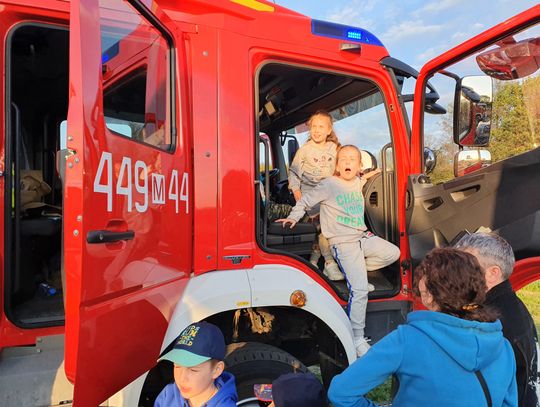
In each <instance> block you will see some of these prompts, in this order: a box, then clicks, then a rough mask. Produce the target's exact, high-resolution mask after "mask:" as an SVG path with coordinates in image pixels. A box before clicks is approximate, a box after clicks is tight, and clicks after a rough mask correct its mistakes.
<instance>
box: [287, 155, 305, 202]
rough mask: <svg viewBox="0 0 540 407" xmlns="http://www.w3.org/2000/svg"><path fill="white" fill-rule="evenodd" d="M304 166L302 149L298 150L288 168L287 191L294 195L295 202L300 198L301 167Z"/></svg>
mask: <svg viewBox="0 0 540 407" xmlns="http://www.w3.org/2000/svg"><path fill="white" fill-rule="evenodd" d="M303 164H304V154H303V150H302V148H300V149H299V150H298V151H297V152H296V154H295V155H294V159H293V162H292V164H291V166H290V167H289V189H290V190H291V191H292V193H293V195H294V199H295V200H296V202H298V201H299V200H300V198H302V192H300V185H301V180H302V173H303V172H304V171H303V170H302V166H303Z"/></svg>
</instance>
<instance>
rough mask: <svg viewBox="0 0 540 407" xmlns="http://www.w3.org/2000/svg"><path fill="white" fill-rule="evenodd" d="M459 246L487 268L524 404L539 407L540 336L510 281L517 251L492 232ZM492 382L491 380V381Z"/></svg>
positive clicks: (490, 291) (488, 298)
mask: <svg viewBox="0 0 540 407" xmlns="http://www.w3.org/2000/svg"><path fill="white" fill-rule="evenodd" d="M456 247H457V248H459V249H461V250H463V251H466V252H469V253H471V254H473V255H475V256H476V258H477V259H478V262H479V263H480V266H482V268H483V269H484V272H485V276H486V285H487V289H488V293H487V296H486V304H487V305H490V306H492V307H493V308H495V309H496V310H497V311H498V312H499V315H500V317H499V319H500V320H501V323H502V327H503V334H504V337H505V338H506V339H508V341H510V343H511V344H512V348H513V349H514V354H515V356H516V380H517V386H518V401H519V406H520V407H537V406H538V396H537V388H539V387H540V385H539V377H538V354H537V345H538V336H537V332H536V327H535V326H534V322H533V319H532V317H531V314H529V311H528V310H527V308H526V307H525V305H524V304H523V302H522V301H521V300H520V299H519V298H518V296H517V295H516V294H515V293H514V291H513V290H512V286H511V285H510V282H509V281H508V278H509V277H510V274H512V270H513V268H514V262H515V260H514V252H513V251H512V248H511V247H510V245H509V244H508V242H507V241H506V240H504V239H503V238H502V237H500V236H498V235H495V234H492V233H472V234H469V235H466V236H464V237H463V238H462V239H461V240H460V241H459V242H458V243H457V245H456ZM488 385H489V383H488Z"/></svg>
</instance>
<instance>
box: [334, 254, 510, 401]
mask: <svg viewBox="0 0 540 407" xmlns="http://www.w3.org/2000/svg"><path fill="white" fill-rule="evenodd" d="M414 288H415V292H416V294H417V295H420V297H421V299H422V303H423V304H424V306H425V307H426V308H427V309H428V311H414V312H411V313H410V314H409V315H408V318H407V323H406V324H404V325H401V326H399V327H398V328H397V329H396V330H395V331H393V332H391V333H390V334H389V335H387V336H386V337H384V338H383V339H381V340H380V341H379V342H377V343H376V344H375V345H374V346H373V347H371V349H370V350H369V351H368V352H367V353H366V354H365V355H364V356H363V357H362V358H360V359H358V360H356V362H354V363H353V364H352V365H350V366H349V367H348V368H347V369H346V370H345V371H344V372H343V373H342V374H340V375H338V376H336V377H334V379H333V380H332V383H331V385H330V389H329V391H328V396H329V399H330V401H331V402H332V404H333V406H334V407H340V406H375V404H374V403H373V402H371V401H370V400H368V399H366V398H365V394H366V393H367V392H369V391H370V390H371V389H373V388H374V387H376V386H378V385H379V384H381V383H383V382H384V381H385V380H386V378H387V377H388V376H389V375H391V374H395V375H396V377H397V379H398V382H399V390H398V391H397V394H396V396H395V398H394V401H393V403H392V406H393V407H401V406H415V407H420V406H437V407H445V406H448V407H449V406H452V407H454V406H459V407H469V406H470V407H479V406H488V405H489V406H493V407H497V406H505V407H506V406H509V407H510V406H511V407H513V406H517V389H516V379H515V369H516V366H515V359H514V354H513V351H512V347H511V346H510V343H509V342H508V341H507V340H506V339H505V338H504V337H503V334H502V328H501V323H500V322H499V321H498V320H496V314H494V311H492V310H491V309H488V308H487V307H485V306H484V305H483V303H484V300H485V294H486V284H485V279H484V276H483V274H482V270H481V268H480V265H479V264H478V261H477V260H476V258H475V257H474V256H472V255H470V254H468V253H464V252H460V251H458V250H455V249H435V250H432V251H431V252H430V253H428V255H427V256H426V258H425V259H424V260H423V261H422V262H421V263H420V265H419V266H418V268H417V269H416V271H415V287H414ZM488 400H491V404H490V403H489V402H488Z"/></svg>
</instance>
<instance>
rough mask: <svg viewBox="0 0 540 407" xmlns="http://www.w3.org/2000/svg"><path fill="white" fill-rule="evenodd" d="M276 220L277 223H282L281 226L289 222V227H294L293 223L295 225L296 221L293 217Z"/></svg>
mask: <svg viewBox="0 0 540 407" xmlns="http://www.w3.org/2000/svg"><path fill="white" fill-rule="evenodd" d="M276 222H279V223H283V227H285V225H286V224H287V223H290V224H291V229H292V228H293V227H294V225H296V221H295V220H294V219H289V218H287V219H277V220H276Z"/></svg>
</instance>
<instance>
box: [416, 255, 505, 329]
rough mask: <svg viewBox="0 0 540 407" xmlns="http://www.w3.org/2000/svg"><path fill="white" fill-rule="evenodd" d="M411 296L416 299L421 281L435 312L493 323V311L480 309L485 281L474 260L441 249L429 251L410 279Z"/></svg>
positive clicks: (484, 291)
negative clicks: (412, 282)
mask: <svg viewBox="0 0 540 407" xmlns="http://www.w3.org/2000/svg"><path fill="white" fill-rule="evenodd" d="M414 278H415V280H414V292H415V294H416V295H420V290H419V288H418V283H419V282H420V280H421V279H422V278H425V279H424V283H425V285H426V289H427V290H428V291H429V293H430V294H431V295H432V296H433V301H434V302H435V303H436V304H437V305H438V307H439V311H440V312H443V313H445V314H449V315H453V316H455V317H458V318H462V319H467V320H469V321H480V322H493V321H495V320H496V319H497V314H496V312H495V311H494V310H492V309H491V308H489V307H486V306H485V305H484V301H485V299H486V292H487V287H486V280H485V277H484V272H483V271H482V268H481V267H480V264H479V263H478V260H477V259H476V257H475V256H473V255H472V254H470V253H466V252H463V251H461V250H456V249H451V248H444V249H434V250H432V251H430V252H429V253H428V254H427V255H426V257H425V258H424V260H422V262H421V263H420V264H419V265H418V267H417V268H416V271H415V275H414Z"/></svg>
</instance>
